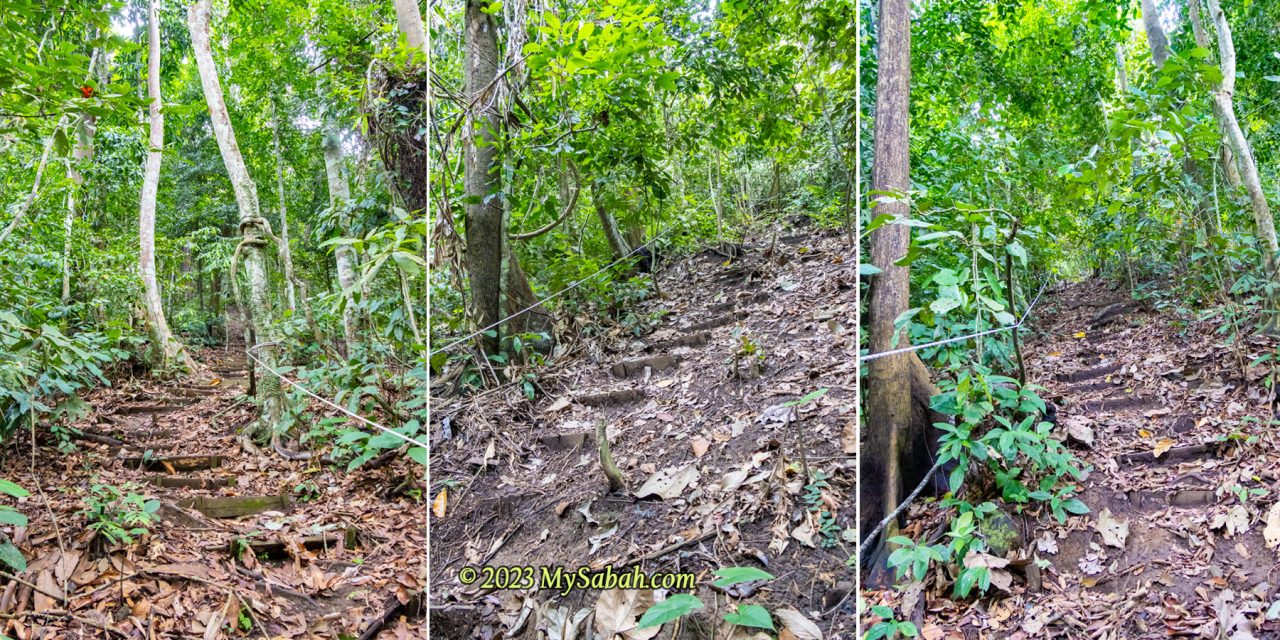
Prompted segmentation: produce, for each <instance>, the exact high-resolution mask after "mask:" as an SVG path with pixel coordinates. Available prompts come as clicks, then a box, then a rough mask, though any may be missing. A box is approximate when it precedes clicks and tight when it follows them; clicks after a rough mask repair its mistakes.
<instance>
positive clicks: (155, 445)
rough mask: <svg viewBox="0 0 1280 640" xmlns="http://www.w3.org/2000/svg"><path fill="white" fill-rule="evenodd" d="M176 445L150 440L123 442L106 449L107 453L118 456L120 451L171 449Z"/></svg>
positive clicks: (144, 451)
mask: <svg viewBox="0 0 1280 640" xmlns="http://www.w3.org/2000/svg"><path fill="white" fill-rule="evenodd" d="M177 448H178V445H177V444H175V443H172V442H152V443H149V444H132V443H127V442H126V443H125V444H123V445H120V446H118V447H111V448H110V449H107V454H108V455H112V456H118V455H120V454H121V453H146V452H147V451H173V450H174V449H177Z"/></svg>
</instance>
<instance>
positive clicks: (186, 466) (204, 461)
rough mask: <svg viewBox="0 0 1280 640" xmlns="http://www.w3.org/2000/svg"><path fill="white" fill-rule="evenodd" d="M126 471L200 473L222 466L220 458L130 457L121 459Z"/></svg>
mask: <svg viewBox="0 0 1280 640" xmlns="http://www.w3.org/2000/svg"><path fill="white" fill-rule="evenodd" d="M121 461H122V462H123V463H124V467H125V468H126V469H140V470H146V471H165V470H166V469H168V470H170V472H171V473H172V472H173V471H200V470H202V469H212V468H214V467H219V466H222V456H151V457H146V456H130V457H127V458H122V459H121Z"/></svg>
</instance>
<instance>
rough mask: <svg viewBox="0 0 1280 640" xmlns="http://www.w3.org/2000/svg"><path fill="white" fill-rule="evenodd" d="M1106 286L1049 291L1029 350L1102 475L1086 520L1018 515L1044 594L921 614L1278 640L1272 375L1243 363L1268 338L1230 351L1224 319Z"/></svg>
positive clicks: (1063, 426) (1059, 628)
mask: <svg viewBox="0 0 1280 640" xmlns="http://www.w3.org/2000/svg"><path fill="white" fill-rule="evenodd" d="M1103 284H1104V283H1099V282H1096V281H1090V282H1086V283H1082V284H1079V285H1073V286H1070V287H1067V288H1065V289H1064V290H1062V291H1059V292H1057V293H1055V294H1054V295H1053V296H1052V297H1051V298H1050V299H1049V305H1048V307H1047V309H1046V312H1045V313H1044V314H1043V315H1042V317H1041V320H1040V322H1039V323H1038V330H1039V336H1038V337H1037V338H1036V339H1034V340H1032V341H1031V342H1030V344H1028V352H1029V353H1031V354H1033V355H1032V357H1031V358H1029V360H1028V366H1029V368H1030V370H1031V371H1032V372H1033V381H1034V382H1036V383H1038V384H1042V385H1044V386H1045V387H1046V388H1047V389H1048V391H1047V393H1046V394H1045V396H1046V399H1047V400H1052V401H1054V402H1056V403H1057V404H1058V405H1059V407H1060V409H1059V411H1058V416H1059V418H1058V425H1057V429H1056V431H1055V433H1056V434H1057V435H1058V437H1060V438H1063V439H1064V440H1065V441H1066V442H1067V443H1068V446H1070V447H1072V448H1073V450H1074V452H1075V453H1076V455H1077V456H1078V457H1079V458H1080V459H1081V460H1082V461H1083V462H1084V463H1086V464H1087V465H1089V466H1090V467H1092V468H1091V470H1090V471H1089V472H1088V475H1087V476H1086V478H1085V479H1084V481H1083V482H1082V483H1080V484H1081V486H1082V487H1083V489H1084V491H1083V492H1082V493H1081V495H1080V496H1079V497H1080V498H1081V499H1082V500H1083V501H1084V502H1085V504H1086V505H1088V507H1089V508H1090V513H1089V514H1087V515H1084V516H1076V517H1071V518H1069V519H1068V521H1067V523H1066V525H1059V524H1058V523H1057V521H1056V520H1054V519H1053V518H1052V517H1051V516H1049V515H1048V514H1045V513H1032V514H1028V515H1024V516H1022V517H1019V518H1017V521H1018V522H1019V524H1020V526H1021V527H1022V529H1023V531H1022V532H1023V534H1024V539H1025V549H1024V552H1023V553H1024V554H1026V555H1029V556H1030V557H1032V558H1034V559H1037V560H1040V561H1042V564H1044V565H1045V567H1046V569H1045V571H1044V572H1043V587H1042V590H1041V591H1036V590H1035V585H1034V584H1028V583H1025V582H1023V581H1021V580H1018V581H1016V582H1015V583H1014V586H1013V587H1012V592H1013V594H1012V597H1006V596H1008V595H1009V594H1000V596H998V597H995V598H992V599H985V600H982V601H979V603H978V605H977V606H973V607H968V606H960V605H955V604H948V605H947V606H944V607H938V608H934V609H933V610H932V611H931V615H930V616H927V617H926V621H928V622H930V623H933V624H937V625H938V626H939V627H942V628H954V627H952V625H958V626H960V627H961V628H963V631H964V637H970V638H974V637H1011V638H1037V637H1064V636H1065V637H1094V638H1167V637H1171V636H1182V637H1223V638H1226V637H1230V638H1236V639H1240V640H1243V639H1247V638H1253V637H1280V624H1277V622H1276V621H1274V620H1271V621H1268V620H1266V619H1265V617H1266V616H1265V614H1266V612H1267V610H1268V608H1270V607H1271V606H1272V603H1274V602H1276V601H1277V591H1276V584H1277V579H1278V578H1280V576H1277V574H1276V570H1277V563H1276V551H1275V550H1274V549H1271V548H1268V546H1267V544H1266V538H1265V536H1264V529H1265V528H1266V527H1267V517H1268V513H1269V512H1270V511H1271V507H1272V505H1273V504H1275V503H1276V498H1277V497H1280V468H1278V467H1277V465H1276V462H1277V460H1278V456H1277V455H1276V454H1275V451H1277V445H1280V438H1277V436H1276V433H1275V429H1274V426H1271V425H1269V424H1267V423H1268V421H1270V420H1271V416H1272V402H1273V399H1274V396H1273V394H1271V393H1270V392H1268V390H1267V389H1266V388H1265V386H1264V385H1263V383H1262V382H1263V381H1262V380H1261V379H1260V378H1262V377H1263V376H1264V375H1266V374H1268V373H1270V370H1265V371H1264V370H1262V369H1258V368H1253V369H1249V370H1248V372H1247V373H1243V372H1242V369H1241V366H1240V363H1241V362H1245V363H1247V362H1249V361H1251V360H1252V359H1253V358H1254V357H1257V356H1259V355H1262V354H1264V353H1267V352H1271V351H1273V350H1274V344H1273V343H1272V342H1271V341H1269V340H1267V339H1265V338H1259V337H1250V336H1246V337H1245V340H1244V341H1243V342H1242V343H1239V344H1237V345H1236V346H1235V347H1232V346H1229V345H1228V344H1226V343H1227V340H1226V335H1225V334H1223V333H1222V332H1220V331H1219V329H1220V328H1221V326H1222V320H1221V319H1220V318H1215V319H1212V320H1207V321H1203V322H1199V321H1196V320H1194V319H1191V318H1186V317H1181V316H1179V315H1177V314H1175V313H1174V312H1172V311H1170V312H1167V313H1157V312H1153V311H1150V310H1145V311H1144V310H1142V309H1140V308H1138V306H1137V305H1133V304H1129V303H1126V302H1122V300H1124V299H1126V298H1127V296H1125V294H1124V292H1123V290H1121V291H1119V292H1118V293H1111V292H1109V291H1108V288H1107V287H1105V286H1102V285H1103ZM1246 326H1248V325H1246ZM1246 378H1247V384H1246ZM1273 513H1275V514H1276V515H1275V516H1273V517H1274V518H1275V524H1274V525H1273V526H1274V527H1275V531H1274V533H1270V532H1269V533H1268V534H1267V535H1277V536H1280V507H1278V508H1277V510H1276V511H1275V512H1273ZM1277 609H1280V607H1278V608H1277ZM935 615H936V616H938V617H933V616H935ZM950 633H951V636H944V635H937V636H936V637H961V636H957V635H955V634H956V633H959V632H957V631H953V632H950ZM1218 634H1221V635H1218Z"/></svg>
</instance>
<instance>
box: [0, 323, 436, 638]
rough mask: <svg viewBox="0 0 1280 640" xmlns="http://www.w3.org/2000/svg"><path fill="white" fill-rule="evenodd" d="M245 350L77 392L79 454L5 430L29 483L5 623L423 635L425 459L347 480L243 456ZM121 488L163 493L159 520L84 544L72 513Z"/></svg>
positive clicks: (26, 627) (154, 633)
mask: <svg viewBox="0 0 1280 640" xmlns="http://www.w3.org/2000/svg"><path fill="white" fill-rule="evenodd" d="M243 351H244V349H243V345H239V346H235V345H233V346H231V347H229V348H227V349H223V348H217V349H211V350H206V351H204V352H201V353H199V354H198V357H197V360H199V361H200V363H201V365H202V367H204V368H205V373H203V374H201V375H196V376H192V377H190V378H188V379H185V380H182V381H181V382H171V383H164V384H161V383H156V382H152V381H143V380H121V381H117V383H116V386H115V387H114V388H108V389H100V390H98V391H95V392H92V393H90V394H88V396H87V397H86V402H87V403H88V404H89V406H90V411H89V413H88V415H87V416H85V417H84V418H83V419H82V420H80V421H79V422H77V423H76V424H75V425H74V426H75V427H76V428H77V429H78V430H79V431H81V432H82V434H78V435H76V436H74V440H73V441H72V442H74V444H75V447H74V448H68V450H65V451H63V450H59V449H58V448H57V442H56V440H55V439H54V438H53V436H52V435H51V434H49V433H48V431H47V430H46V429H43V428H42V429H41V430H40V441H39V442H37V443H36V445H37V446H36V447H35V448H34V450H32V449H31V446H30V440H29V438H28V437H26V436H23V435H22V434H15V436H14V439H13V440H12V441H11V442H12V445H13V447H14V450H13V451H10V452H9V455H7V456H6V457H5V459H4V468H3V469H2V470H0V477H4V478H6V479H10V480H13V481H14V482H17V483H18V484H19V485H21V486H23V487H25V488H27V489H28V490H30V491H31V493H32V496H31V497H28V498H25V499H22V500H19V501H18V502H17V504H16V505H15V506H16V507H17V508H18V509H19V510H20V511H22V512H23V513H25V514H26V515H28V516H29V517H30V524H29V526H27V527H18V528H16V530H14V529H13V528H10V529H8V531H9V533H10V534H11V537H12V540H13V542H14V543H15V544H16V545H17V546H18V547H19V548H20V549H21V550H22V551H23V553H24V555H25V556H26V557H27V559H28V562H29V564H28V568H27V571H26V572H24V573H22V574H20V575H19V576H18V578H20V579H21V580H22V581H24V582H26V583H29V584H22V583H20V582H18V581H16V580H8V579H5V578H0V584H3V585H4V587H3V593H2V595H0V611H4V612H6V613H5V614H4V615H3V616H0V618H3V621H2V622H0V633H3V634H5V635H7V636H9V637H14V638H55V637H64V638H67V637H82V635H83V634H86V633H87V634H89V635H91V636H93V637H114V638H171V637H173V638H176V637H182V638H188V637H205V638H215V637H271V638H277V637H285V638H338V637H339V634H346V636H347V637H350V636H354V637H361V638H365V637H375V635H374V634H378V633H380V634H381V635H377V636H376V637H384V638H412V637H425V631H423V630H422V627H423V626H424V622H425V615H424V614H425V611H424V609H425V607H424V606H423V602H422V598H421V596H420V595H419V594H421V593H422V590H423V588H424V587H425V577H426V569H425V551H424V549H425V546H426V533H425V528H424V524H425V519H424V514H425V510H426V505H425V503H424V502H423V501H422V500H421V499H420V493H421V488H420V487H421V485H420V484H418V487H419V489H418V490H417V492H418V493H419V497H417V498H415V496H414V491H413V490H412V489H411V490H409V491H405V487H410V488H411V487H412V486H413V485H414V484H415V478H420V477H421V467H420V466H417V467H416V468H415V467H414V466H413V465H412V463H411V462H409V461H408V460H406V459H404V458H403V457H402V456H401V457H398V458H397V459H390V460H388V461H387V462H386V463H385V464H383V465H381V466H378V467H377V468H373V467H372V466H371V467H370V468H368V469H361V470H357V471H355V472H353V473H350V474H348V473H344V472H342V471H341V470H339V469H336V468H335V467H334V466H333V465H332V464H328V463H321V462H320V461H319V460H316V461H288V460H285V459H283V458H281V457H280V456H278V455H275V454H273V453H269V452H264V453H261V454H256V455H255V454H249V453H246V452H245V451H244V449H242V447H241V445H240V443H239V442H238V435H237V432H238V429H239V428H240V427H242V426H244V425H246V424H248V423H249V422H250V421H252V420H253V408H252V406H251V404H250V403H249V402H246V401H245V400H246V397H245V396H244V393H245V391H246V386H247V378H246V377H245V376H246V375H247V372H246V371H245V369H246V366H245V361H244V356H243ZM406 481H407V484H406ZM418 482H420V481H418ZM127 483H135V484H134V485H129V486H128V489H129V490H130V491H132V492H134V493H137V494H140V495H144V496H145V497H147V498H153V499H157V500H159V501H160V503H161V506H160V509H159V511H158V516H159V517H158V520H157V521H156V522H155V523H154V524H152V525H151V527H150V528H151V532H150V533H149V534H146V535H143V536H141V538H140V539H139V541H138V542H137V543H136V544H134V545H132V546H124V545H111V544H109V543H107V542H105V541H103V540H102V539H100V538H99V539H95V538H94V534H93V532H92V531H90V530H89V529H88V528H87V527H86V524H87V523H86V521H85V517H84V516H82V515H80V514H78V513H77V512H78V511H80V510H82V509H84V508H85V498H86V496H87V494H88V493H89V490H90V487H91V486H92V485H94V484H111V485H115V486H118V487H121V488H126V485H127ZM392 489H399V491H398V492H396V491H391V490H392ZM32 586H34V587H39V589H33V588H32ZM42 592H43V593H42ZM384 618H385V624H379V623H376V621H381V620H383V619H384ZM210 627H221V630H219V629H217V628H213V629H210ZM231 627H235V629H234V630H232V628H231ZM366 632H368V634H369V635H368V636H365V635H363V634H365V633H366Z"/></svg>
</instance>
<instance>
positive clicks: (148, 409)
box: [114, 402, 195, 416]
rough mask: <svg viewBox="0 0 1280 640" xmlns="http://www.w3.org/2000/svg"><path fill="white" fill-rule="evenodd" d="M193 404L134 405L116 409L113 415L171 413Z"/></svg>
mask: <svg viewBox="0 0 1280 640" xmlns="http://www.w3.org/2000/svg"><path fill="white" fill-rule="evenodd" d="M193 404H195V403H194V402H181V403H175V402H170V403H165V404H135V405H128V406H124V407H117V408H116V410H115V412H114V413H115V415H117V416H136V415H140V414H147V413H150V414H156V413H173V412H174V411H180V410H182V409H186V408H187V407H189V406H191V405H193Z"/></svg>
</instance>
